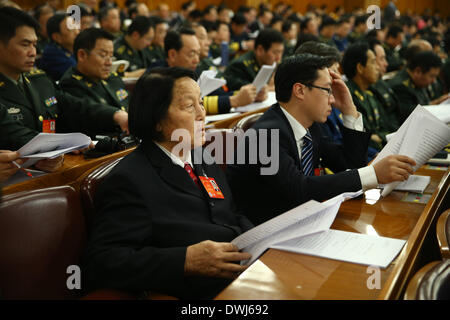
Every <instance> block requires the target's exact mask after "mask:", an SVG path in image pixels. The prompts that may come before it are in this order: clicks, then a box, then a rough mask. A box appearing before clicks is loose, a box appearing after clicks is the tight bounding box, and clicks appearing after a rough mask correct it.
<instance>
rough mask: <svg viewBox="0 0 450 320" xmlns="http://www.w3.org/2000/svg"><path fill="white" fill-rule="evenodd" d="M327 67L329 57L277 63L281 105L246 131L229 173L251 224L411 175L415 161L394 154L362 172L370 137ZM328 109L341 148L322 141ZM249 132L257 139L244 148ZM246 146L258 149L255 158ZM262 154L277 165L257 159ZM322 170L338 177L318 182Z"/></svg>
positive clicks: (299, 57)
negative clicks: (336, 119)
mask: <svg viewBox="0 0 450 320" xmlns="http://www.w3.org/2000/svg"><path fill="white" fill-rule="evenodd" d="M328 63H329V61H327V58H326V57H319V56H315V55H311V54H299V55H296V56H293V57H289V58H287V59H286V60H284V61H283V63H281V64H280V66H279V67H278V69H277V72H276V74H275V92H276V97H277V101H278V103H277V104H275V105H273V106H272V107H271V108H270V109H269V110H267V111H266V112H265V113H264V115H263V116H261V118H260V119H259V120H258V121H257V122H256V123H255V125H254V126H253V128H252V129H249V130H248V132H247V133H246V138H245V139H243V140H241V142H240V144H239V146H238V149H237V159H236V160H237V161H235V163H237V164H234V165H231V166H229V167H228V169H227V174H228V177H229V183H230V185H231V188H232V192H233V197H234V198H235V201H236V202H237V205H238V207H239V208H240V209H242V210H243V211H244V212H245V213H246V214H247V216H248V217H249V218H250V220H251V221H252V222H253V223H255V224H259V223H262V222H264V221H266V220H268V219H270V218H272V217H274V216H276V215H278V214H281V213H283V212H285V211H287V210H289V209H292V208H294V207H296V206H298V205H300V204H301V203H303V202H306V201H308V200H311V199H315V200H318V201H322V200H325V199H328V198H331V197H333V196H336V195H338V194H340V193H342V192H349V191H357V190H360V189H364V190H367V189H370V188H374V187H377V186H378V183H388V182H391V181H402V180H405V179H407V178H408V176H409V174H412V172H413V171H412V168H411V165H414V160H412V159H410V158H408V157H405V156H398V155H396V156H390V157H387V158H385V159H383V160H381V161H380V162H378V163H377V164H375V165H373V166H372V165H371V166H365V165H366V159H367V158H366V153H367V146H368V141H369V138H370V136H369V134H368V133H366V132H364V129H363V123H362V116H361V114H360V113H359V112H357V110H356V107H355V105H354V104H353V101H352V98H351V95H350V92H349V91H348V89H347V87H346V86H345V83H344V82H343V81H342V79H341V78H340V77H339V75H337V74H336V73H334V72H333V71H329V69H328V68H327V64H328ZM331 105H333V106H334V107H335V108H337V109H339V110H340V111H341V112H342V115H343V122H344V128H343V132H342V133H343V144H342V145H341V146H339V145H336V144H334V143H332V142H329V141H325V140H323V139H322V137H321V132H320V127H319V125H318V123H323V122H325V121H326V119H327V116H328V115H329V114H330V112H331ZM317 122H318V123H317ZM263 129H265V130H267V131H266V132H265V133H266V134H265V133H264V131H265V130H263ZM252 130H254V131H252ZM252 134H255V135H256V139H257V140H258V141H255V140H254V141H253V143H251V144H249V143H248V142H249V140H250V136H251V135H252ZM250 146H252V147H254V146H258V147H259V150H257V153H255V152H253V154H252V152H251V151H252V150H250V149H249V147H250ZM264 147H266V148H264ZM266 150H270V152H271V153H270V157H271V159H275V161H274V162H275V163H269V164H268V161H267V158H266V157H263V156H261V153H263V154H264V152H265V151H266ZM255 151H256V150H255ZM261 151H262V152H261ZM243 154H244V155H245V162H244V164H240V163H242V162H243V161H242V155H243ZM239 158H241V161H240V162H239ZM255 159H256V160H257V161H255ZM276 160H278V163H276V162H277V161H276ZM255 162H256V163H255ZM253 163H255V164H253ZM321 166H322V167H328V168H330V169H331V170H333V171H334V172H335V174H333V175H326V176H317V175H319V174H320V167H321ZM361 167H362V168H361ZM273 168H275V170H273ZM348 168H350V169H351V170H347V171H345V170H346V169H348ZM357 168H360V169H357Z"/></svg>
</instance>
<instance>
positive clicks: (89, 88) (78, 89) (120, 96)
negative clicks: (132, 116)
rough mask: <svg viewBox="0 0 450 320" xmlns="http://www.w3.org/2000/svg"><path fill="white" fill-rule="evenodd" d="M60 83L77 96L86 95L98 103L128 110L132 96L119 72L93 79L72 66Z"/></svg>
mask: <svg viewBox="0 0 450 320" xmlns="http://www.w3.org/2000/svg"><path fill="white" fill-rule="evenodd" d="M59 85H60V87H61V89H63V90H64V91H66V92H68V93H70V94H71V95H73V96H75V97H79V98H84V97H86V98H88V99H89V100H91V101H93V102H96V103H102V104H107V105H110V106H113V107H116V108H117V109H121V110H124V111H127V110H128V104H129V100H130V97H129V94H128V92H127V90H126V89H125V84H124V83H123V81H122V78H120V77H119V76H118V74H117V73H111V74H110V75H109V77H108V78H107V79H106V80H100V81H93V80H91V79H89V78H88V77H86V76H85V75H84V74H82V73H80V71H78V69H77V68H76V67H72V68H70V69H69V70H67V71H66V73H65V74H64V75H63V77H62V78H61V80H60V82H59Z"/></svg>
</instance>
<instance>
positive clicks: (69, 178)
mask: <svg viewBox="0 0 450 320" xmlns="http://www.w3.org/2000/svg"><path fill="white" fill-rule="evenodd" d="M134 149H135V148H130V149H127V150H123V151H119V152H116V153H113V154H109V155H106V156H103V157H99V158H94V159H85V158H84V156H83V155H82V154H79V155H75V154H66V155H65V156H64V163H63V165H62V167H61V168H59V169H58V170H57V171H56V172H53V173H48V174H45V175H42V176H39V177H35V178H30V179H28V180H26V181H23V182H20V183H16V184H13V185H9V186H6V187H4V188H2V194H3V195H7V194H12V193H15V192H20V191H30V190H35V189H40V188H48V187H55V186H62V185H70V186H73V187H75V189H77V188H76V185H75V184H76V183H77V179H78V178H79V177H80V176H82V175H83V174H84V173H85V172H87V171H89V170H90V169H92V168H94V167H96V166H98V165H100V164H102V163H104V162H107V161H110V160H113V159H117V158H119V157H123V156H125V155H127V154H128V153H130V152H131V151H133V150H134Z"/></svg>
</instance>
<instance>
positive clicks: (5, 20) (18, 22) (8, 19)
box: [0, 7, 40, 44]
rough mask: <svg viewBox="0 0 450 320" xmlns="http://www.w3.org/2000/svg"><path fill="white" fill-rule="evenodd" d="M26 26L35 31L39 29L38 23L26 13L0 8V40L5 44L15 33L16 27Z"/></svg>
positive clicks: (9, 8) (10, 8)
mask: <svg viewBox="0 0 450 320" xmlns="http://www.w3.org/2000/svg"><path fill="white" fill-rule="evenodd" d="M22 26H27V27H31V28H33V29H34V30H35V31H36V33H37V32H38V30H39V29H40V27H39V23H38V22H37V21H36V20H35V19H34V18H33V17H32V16H30V15H29V14H28V13H26V12H24V11H22V10H19V9H16V8H12V7H3V8H0V41H1V42H3V43H4V44H7V43H8V42H9V40H11V38H13V37H14V36H15V35H16V30H17V28H20V27H22Z"/></svg>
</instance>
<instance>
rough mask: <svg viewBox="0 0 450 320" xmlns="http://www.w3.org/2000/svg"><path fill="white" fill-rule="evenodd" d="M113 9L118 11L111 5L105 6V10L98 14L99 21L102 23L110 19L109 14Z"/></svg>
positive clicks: (102, 9)
mask: <svg viewBox="0 0 450 320" xmlns="http://www.w3.org/2000/svg"><path fill="white" fill-rule="evenodd" d="M113 9H117V8H116V7H114V6H112V5H109V4H108V5H105V6H103V8H101V9H100V11H99V12H98V21H99V22H102V20H103V19H105V18H106V17H108V14H109V12H110V11H111V10H113Z"/></svg>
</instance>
